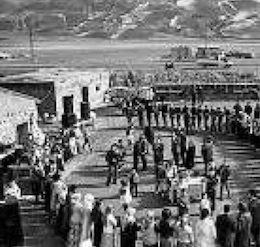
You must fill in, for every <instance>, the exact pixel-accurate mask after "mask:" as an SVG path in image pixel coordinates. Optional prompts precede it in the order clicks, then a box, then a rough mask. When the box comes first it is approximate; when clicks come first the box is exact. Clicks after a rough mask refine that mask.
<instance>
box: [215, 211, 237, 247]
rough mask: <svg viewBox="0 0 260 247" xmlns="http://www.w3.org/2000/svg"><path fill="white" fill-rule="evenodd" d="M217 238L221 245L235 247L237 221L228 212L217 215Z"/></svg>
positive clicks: (222, 246)
mask: <svg viewBox="0 0 260 247" xmlns="http://www.w3.org/2000/svg"><path fill="white" fill-rule="evenodd" d="M216 228H217V240H218V243H219V244H220V246H221V247H234V244H235V243H234V242H235V233H236V221H235V218H234V217H233V218H232V216H231V215H228V214H221V215H219V216H217V220H216Z"/></svg>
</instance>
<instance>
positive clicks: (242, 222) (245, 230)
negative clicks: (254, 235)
mask: <svg viewBox="0 0 260 247" xmlns="http://www.w3.org/2000/svg"><path fill="white" fill-rule="evenodd" d="M251 225H252V217H251V215H250V213H243V214H239V215H238V216H237V229H236V238H235V246H236V247H249V246H250V241H251Z"/></svg>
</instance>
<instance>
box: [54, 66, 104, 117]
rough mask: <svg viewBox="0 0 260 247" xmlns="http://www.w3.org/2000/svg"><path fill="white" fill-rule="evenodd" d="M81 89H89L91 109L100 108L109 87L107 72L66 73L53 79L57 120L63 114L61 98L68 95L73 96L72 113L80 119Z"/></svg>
mask: <svg viewBox="0 0 260 247" xmlns="http://www.w3.org/2000/svg"><path fill="white" fill-rule="evenodd" d="M83 87H88V88H89V102H90V107H91V109H95V108H98V107H100V106H101V104H102V103H103V102H104V93H105V91H106V90H107V89H108V87H109V72H108V71H106V70H93V71H83V72H81V71H80V72H68V73H67V74H66V75H63V76H61V77H57V78H56V79H55V95H56V112H57V118H58V120H61V117H62V114H63V113H64V109H63V97H64V96H70V95H73V108H74V109H73V110H74V113H75V114H76V115H77V118H78V119H80V117H81V113H80V110H81V102H82V101H83V95H82V90H83Z"/></svg>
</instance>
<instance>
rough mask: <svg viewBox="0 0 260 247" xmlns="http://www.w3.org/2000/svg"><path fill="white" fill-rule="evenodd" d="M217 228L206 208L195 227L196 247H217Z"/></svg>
mask: <svg viewBox="0 0 260 247" xmlns="http://www.w3.org/2000/svg"><path fill="white" fill-rule="evenodd" d="M216 238H217V233H216V227H215V223H214V221H213V219H212V218H211V217H210V214H209V210H208V209H206V208H204V209H202V211H201V217H200V219H199V221H198V222H197V224H196V226H195V246H196V247H215V246H216Z"/></svg>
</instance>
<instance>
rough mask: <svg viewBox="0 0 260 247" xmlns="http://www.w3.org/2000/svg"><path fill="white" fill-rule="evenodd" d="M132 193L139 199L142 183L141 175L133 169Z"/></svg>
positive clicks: (130, 179)
mask: <svg viewBox="0 0 260 247" xmlns="http://www.w3.org/2000/svg"><path fill="white" fill-rule="evenodd" d="M129 181H130V191H131V194H132V196H133V197H137V195H138V184H139V182H140V177H139V174H138V173H137V171H136V169H133V170H132V172H131V174H130V178H129Z"/></svg>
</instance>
